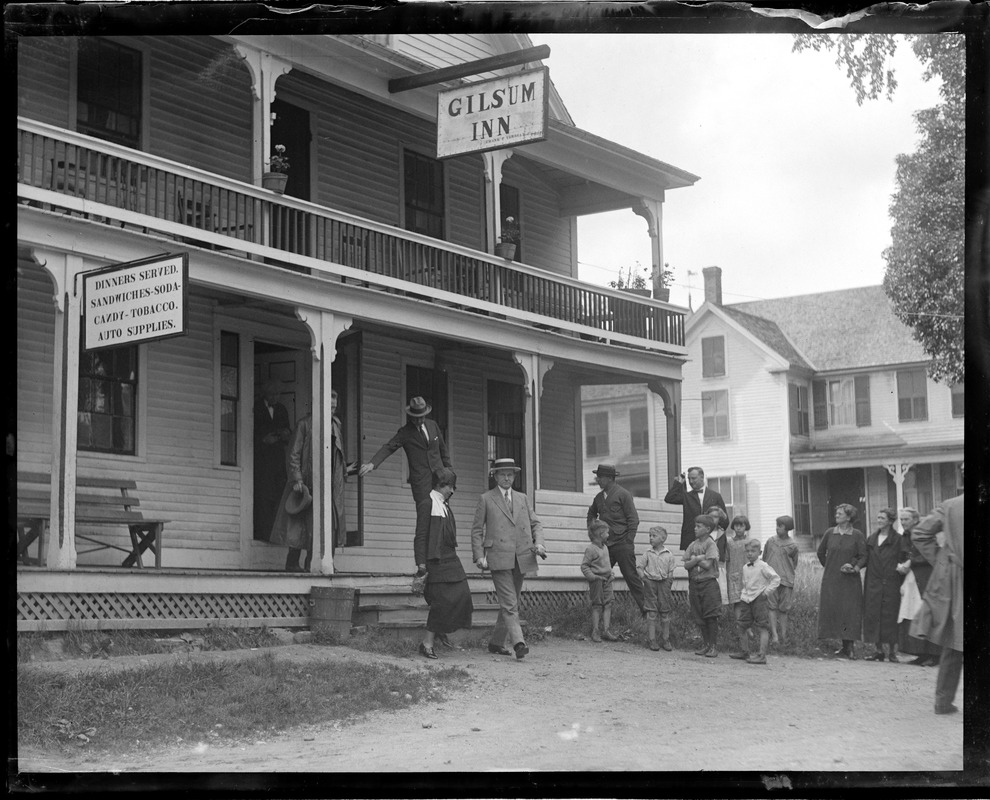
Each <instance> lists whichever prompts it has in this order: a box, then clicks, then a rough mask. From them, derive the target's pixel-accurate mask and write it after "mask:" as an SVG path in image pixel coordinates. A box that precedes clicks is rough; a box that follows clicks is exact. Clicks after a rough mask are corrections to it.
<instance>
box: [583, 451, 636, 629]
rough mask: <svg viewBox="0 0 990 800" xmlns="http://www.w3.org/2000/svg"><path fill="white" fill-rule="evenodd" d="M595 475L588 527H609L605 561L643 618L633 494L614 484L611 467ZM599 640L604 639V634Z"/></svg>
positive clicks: (600, 469) (602, 466)
mask: <svg viewBox="0 0 990 800" xmlns="http://www.w3.org/2000/svg"><path fill="white" fill-rule="evenodd" d="M594 475H595V480H596V481H597V482H598V485H599V486H600V487H601V489H602V490H601V491H600V492H599V493H598V494H596V495H595V499H594V500H592V501H591V506H590V507H589V508H588V520H587V522H588V525H591V523H592V521H594V520H596V519H600V520H601V521H602V522H604V523H605V524H606V525H608V530H609V534H608V540H607V541H606V542H605V545H606V547H608V560H609V561H610V562H611V564H612V567H613V568H614V567H615V565H616V564H618V565H619V572H621V573H622V577H623V578H625V580H626V586H628V587H629V593H630V594H631V595H632V596H633V600H635V601H636V605H637V606H639V610H640V612H641V613H643V614H645V613H646V612H645V610H644V608H643V580H642V578H640V577H639V573H638V572H637V571H636V545H635V544H634V542H633V540H634V539H635V538H636V531H637V530H638V529H639V513H638V512H637V511H636V503H635V502H633V496H632V493H631V492H630V491H629V490H628V489H626V488H625V487H624V486H620V485H619V484H617V483H616V482H615V479H616V478H617V477H618V475H619V473H618V472H616V471H615V467H613V466H611V465H610V464H599V465H598V469H596V470H594ZM602 638H605V636H604V634H603V636H602Z"/></svg>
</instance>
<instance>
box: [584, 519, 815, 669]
mask: <svg viewBox="0 0 990 800" xmlns="http://www.w3.org/2000/svg"><path fill="white" fill-rule="evenodd" d="M723 516H724V515H723ZM718 527H719V522H718V519H717V518H716V517H715V516H714V515H710V514H702V515H699V516H698V517H696V518H695V523H694V533H695V540H694V541H693V542H691V544H689V545H688V547H687V550H685V552H684V557H683V562H682V563H683V566H684V568H685V569H686V570H687V572H688V599H689V602H690V605H691V611H692V613H693V614H694V617H695V620H696V621H697V623H698V626H699V628H700V629H701V636H702V640H703V645H702V647H701V649H699V650H697V651H696V652H695V655H699V656H707V657H708V658H714V657H716V656H717V655H718V646H717V640H718V620H719V617H720V616H721V613H722V591H721V589H720V587H719V583H718V577H719V563H720V562H724V564H725V573H726V588H727V593H728V600H729V604H730V605H731V606H732V607H733V612H734V616H735V623H736V630H737V633H738V636H739V646H738V649H737V650H736V651H735V652H733V653H731V654H730V657H731V658H736V659H740V660H742V659H745V660H746V661H747V662H748V663H750V664H766V663H767V650H768V648H769V645H770V643H771V641H772V642H773V643H774V644H781V643H783V642H785V641H786V639H787V615H788V613H789V611H790V610H791V607H792V603H793V592H794V573H795V570H796V568H797V563H798V557H799V551H798V547H797V544H796V543H795V542H794V540H793V539H792V538H791V537H790V531H792V530H794V520H793V519H792V518H791V517H789V516H782V517H778V518H777V533H776V536H774V537H773V538H771V539H769V540H768V541H767V543H766V545H765V547H763V552H762V558H761V553H760V549H761V548H760V542H759V541H758V540H757V539H754V538H751V537H750V535H749V530H750V523H749V520H748V519H747V518H746V517H745V516H743V515H739V516H737V517H735V518H733V520H732V524H731V525H730V528H731V535H730V533H729V532H728V531H727V532H726V534H725V537H723V538H724V540H725V541H724V544H723V546H721V547H720V546H718V545H717V544H716V542H715V540H714V539H713V538H712V533H713V531H714V530H715V529H716V528H718ZM608 534H609V528H608V525H607V524H606V523H604V522H602V521H600V520H595V521H593V522H592V523H591V525H590V526H589V528H588V539H589V540H590V544H589V545H588V547H587V548H586V549H585V553H584V558H583V560H582V562H581V572H582V574H583V575H584V577H585V578H586V579H587V581H588V594H589V599H590V604H591V639H592V641H595V642H600V641H602V640H603V639H604V640H605V641H616V639H617V637H616V636H615V635H613V634H612V632H611V631H610V630H609V626H610V624H611V616H612V601H613V597H614V594H613V589H612V580H613V575H612V568H611V566H610V563H609V556H608V547H607V546H606V544H605V542H606V540H607V539H608ZM666 541H667V531H666V529H665V528H663V527H662V526H660V525H656V526H654V527H652V528H650V547H649V549H648V550H646V551H645V552H644V553H643V554H642V555H640V556H639V558H638V559H637V561H636V568H637V572H638V573H639V577H640V579H641V580H642V581H643V613H644V614H645V616H646V620H647V646H648V647H649V648H650V649H651V650H660V649H661V648H662V649H664V650H672V649H673V647H672V645H671V643H670V617H671V613H672V612H673V609H674V600H673V595H672V594H671V586H672V584H673V581H674V568H675V567H676V559H675V558H674V554H673V553H672V552H671V551H670V550H669V549H668V548H667V547H666V546H665V543H666ZM658 621H659V637H658V625H657V623H658ZM753 629H755V630H756V632H758V637H757V640H758V642H759V644H758V647H759V649H758V650H757V651H756V652H750V645H749V635H750V632H751V631H752V630H753Z"/></svg>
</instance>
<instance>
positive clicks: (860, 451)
mask: <svg viewBox="0 0 990 800" xmlns="http://www.w3.org/2000/svg"><path fill="white" fill-rule="evenodd" d="M963 458H964V452H963V443H962V442H961V441H943V442H930V443H926V444H908V443H907V442H905V441H903V440H901V441H900V443H884V444H880V445H872V446H869V447H850V448H847V449H843V450H837V449H828V450H812V451H808V452H804V453H792V454H791V465H792V466H793V468H794V471H795V472H815V471H817V470H826V469H845V468H848V467H877V466H881V465H883V464H887V463H894V462H896V463H900V464H904V463H911V464H917V463H934V462H940V461H962V460H963Z"/></svg>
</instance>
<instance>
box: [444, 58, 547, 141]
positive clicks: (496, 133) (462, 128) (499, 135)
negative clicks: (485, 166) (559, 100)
mask: <svg viewBox="0 0 990 800" xmlns="http://www.w3.org/2000/svg"><path fill="white" fill-rule="evenodd" d="M548 85H549V78H548V73H547V68H546V67H539V68H538V69H533V70H527V71H526V72H517V73H515V74H513V75H506V76H504V77H500V78H492V79H491V80H487V81H479V82H477V83H472V84H468V85H465V86H459V87H457V88H456V89H448V90H446V91H443V92H440V94H439V95H437V158H450V157H451V156H457V155H462V154H464V153H480V152H482V151H485V150H499V149H502V148H504V147H512V146H514V145H520V144H526V143H528V142H540V141H543V140H544V139H546V138H547V107H548V102H549V98H548V93H547V87H548Z"/></svg>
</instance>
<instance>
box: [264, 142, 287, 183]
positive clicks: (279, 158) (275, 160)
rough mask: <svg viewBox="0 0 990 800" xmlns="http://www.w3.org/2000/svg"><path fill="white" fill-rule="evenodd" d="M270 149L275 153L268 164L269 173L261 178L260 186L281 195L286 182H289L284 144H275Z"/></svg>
mask: <svg viewBox="0 0 990 800" xmlns="http://www.w3.org/2000/svg"><path fill="white" fill-rule="evenodd" d="M272 149H273V150H274V151H275V152H274V153H272V157H271V159H270V160H269V162H268V167H269V171H268V172H266V173H265V174H264V175H262V176H261V185H262V186H263V187H264V188H266V189H271V190H272V191H273V192H277V193H278V194H282V192H284V191H285V184H286V181H288V180H289V159H288V158H287V157H286V155H285V145H284V144H277V145H275V147H273V148H272Z"/></svg>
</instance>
